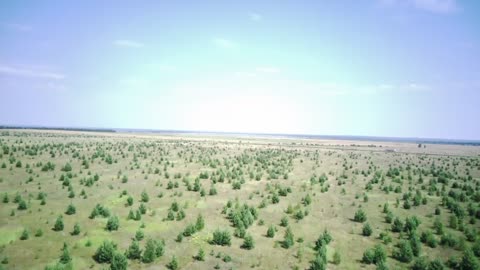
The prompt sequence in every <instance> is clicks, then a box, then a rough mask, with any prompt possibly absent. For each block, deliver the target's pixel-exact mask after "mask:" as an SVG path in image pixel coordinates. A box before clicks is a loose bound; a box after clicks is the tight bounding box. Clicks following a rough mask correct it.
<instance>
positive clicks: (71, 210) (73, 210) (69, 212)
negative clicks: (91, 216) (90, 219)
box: [65, 204, 77, 215]
mask: <svg viewBox="0 0 480 270" xmlns="http://www.w3.org/2000/svg"><path fill="white" fill-rule="evenodd" d="M76 212H77V209H76V208H75V206H74V205H73V204H69V205H68V207H67V211H65V214H67V215H73V214H75V213H76Z"/></svg>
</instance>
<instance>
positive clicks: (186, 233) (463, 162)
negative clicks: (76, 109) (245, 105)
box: [0, 130, 480, 269]
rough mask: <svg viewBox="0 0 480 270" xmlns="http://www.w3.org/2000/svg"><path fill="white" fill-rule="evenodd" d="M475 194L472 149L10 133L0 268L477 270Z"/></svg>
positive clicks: (479, 247)
mask: <svg viewBox="0 0 480 270" xmlns="http://www.w3.org/2000/svg"><path fill="white" fill-rule="evenodd" d="M479 189H480V147H479V146H462V145H442V144H438V145H437V144H432V145H430V144H427V145H424V146H422V147H419V146H418V145H417V144H414V143H396V142H371V141H368V142H366V141H341V140H338V141H334V140H316V139H291V138H278V139H274V138H261V137H228V136H221V135H219V136H205V135H201V134H200V135H175V134H171V135H164V134H144V133H139V134H133V133H94V132H73V131H72V132H69V131H41V130H33V131H32V130H22V131H16V130H7V131H1V132H0V196H1V198H0V199H1V200H2V202H0V260H1V261H2V263H1V264H0V269H2V267H3V268H4V269H44V268H45V267H46V266H50V267H52V269H57V268H58V269H63V268H73V269H88V268H91V269H104V268H109V267H112V268H115V267H118V268H115V269H122V266H124V262H125V261H128V268H129V269H165V268H166V267H169V268H171V269H175V266H176V265H177V267H178V269H309V268H311V269H322V267H323V269H360V268H363V269H376V268H379V269H409V268H410V267H412V266H413V265H417V266H420V265H421V262H420V261H422V263H423V262H425V265H429V264H430V268H428V266H426V267H427V268H417V269H449V268H452V269H478V268H475V267H478V259H477V258H476V256H480V238H479V226H480V225H479V224H480V220H479V219H480V204H479V202H480V191H479ZM60 223H62V224H63V228H61V227H62V226H60ZM202 223H203V226H202ZM57 225H58V226H57ZM74 227H76V229H75V228H74ZM117 227H118V228H117ZM287 231H288V232H291V234H288V233H287ZM215 232H217V233H218V232H220V233H218V235H220V236H218V237H216V238H214V237H213V235H214V233H215ZM222 232H224V233H223V234H222ZM325 232H327V233H325ZM221 236H223V237H221ZM329 236H331V239H332V240H331V241H329V240H330V237H329ZM225 239H226V240H225ZM149 240H150V241H149ZM223 240H225V241H223ZM292 240H293V241H292ZM322 240H323V241H322ZM104 241H113V242H114V244H115V245H116V251H115V252H113V253H114V254H116V255H114V258H115V259H113V261H114V262H113V263H112V258H111V254H110V255H109V256H106V257H105V256H103V257H102V256H99V253H98V249H99V247H100V246H101V245H102V243H104ZM147 242H148V243H149V247H148V248H147ZM222 244H223V245H222ZM64 245H65V246H66V249H63V247H64ZM136 247H139V249H140V251H138V250H137V249H136ZM374 247H376V252H375V254H374V255H372V254H370V253H369V252H368V251H367V250H370V249H373V248H374ZM201 251H202V252H203V255H202V254H200V255H199V253H202V252H201ZM106 254H107V255H108V252H106ZM103 255H104V254H103ZM370 255H372V256H370ZM126 257H128V259H127V258H126ZM102 262H103V263H102ZM325 262H326V263H325ZM116 263H117V264H116ZM468 265H471V266H472V267H473V268H467V266H468ZM434 266H436V267H438V268H433V267H434ZM442 266H443V267H445V268H441V267H442ZM54 267H57V268H54ZM325 267H326V268H325ZM382 267H385V268H382Z"/></svg>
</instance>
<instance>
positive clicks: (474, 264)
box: [460, 248, 480, 270]
mask: <svg viewBox="0 0 480 270" xmlns="http://www.w3.org/2000/svg"><path fill="white" fill-rule="evenodd" d="M460 269H461V270H467V269H468V270H477V269H480V263H479V262H478V259H477V258H476V257H475V254H474V253H473V251H472V250H471V249H469V248H467V249H466V250H465V251H464V252H463V257H462V260H461V261H460Z"/></svg>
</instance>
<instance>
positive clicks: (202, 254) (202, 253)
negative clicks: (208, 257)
mask: <svg viewBox="0 0 480 270" xmlns="http://www.w3.org/2000/svg"><path fill="white" fill-rule="evenodd" d="M195 260H197V261H204V260H205V251H203V248H200V250H198V253H197V256H195Z"/></svg>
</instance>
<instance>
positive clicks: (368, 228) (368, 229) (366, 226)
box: [362, 222, 373, 236]
mask: <svg viewBox="0 0 480 270" xmlns="http://www.w3.org/2000/svg"><path fill="white" fill-rule="evenodd" d="M372 232H373V230H372V227H371V226H370V224H369V223H368V222H367V223H365V224H364V225H363V228H362V235H363V236H370V235H372Z"/></svg>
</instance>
